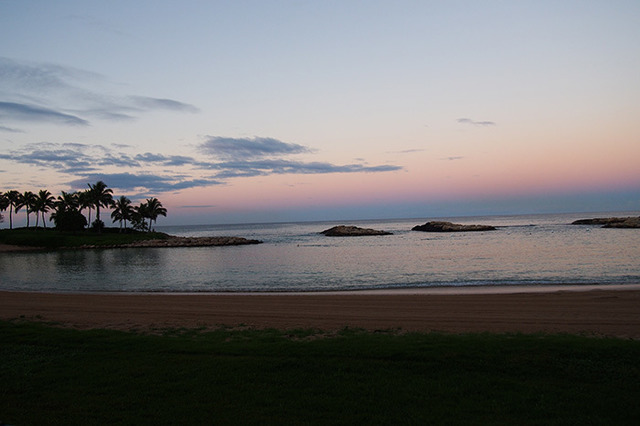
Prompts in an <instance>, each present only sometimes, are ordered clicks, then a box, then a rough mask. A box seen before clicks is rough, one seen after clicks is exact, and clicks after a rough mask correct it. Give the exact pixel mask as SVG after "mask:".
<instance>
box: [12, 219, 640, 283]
mask: <svg viewBox="0 0 640 426" xmlns="http://www.w3.org/2000/svg"><path fill="white" fill-rule="evenodd" d="M637 215H640V213H638V212H616V213H598V214H594V213H590V214H584V213H582V214H560V215H558V214H554V215H519V216H486V217H464V218H418V219H389V220H363V221H339V222H302V223H272V224H240V225H199V226H182V227H177V226H172V227H161V226H158V227H157V230H158V231H162V232H166V233H169V234H172V235H177V236H196V237H201V236H226V235H232V236H239V237H244V238H250V239H259V240H262V241H263V244H259V245H249V246H231V247H185V248H127V249H95V250H64V251H50V252H15V253H2V254H0V276H1V277H2V279H1V280H0V290H20V291H52V292H111V291H116V292H282V291H294V292H309V291H344V290H365V289H401V288H432V287H446V286H530V285H558V284H575V285H592V284H622V285H624V284H637V283H640V231H639V230H637V229H635V230H634V229H603V228H601V227H599V226H588V225H587V226H577V225H570V223H571V222H573V221H574V220H577V219H581V218H588V217H597V216H637ZM428 220H449V221H453V222H456V223H462V224H486V225H493V226H496V227H497V228H498V229H497V230H496V231H491V232H471V233H446V234H439V233H424V232H418V231H411V228H412V227H413V226H415V225H419V224H423V223H425V222H426V221H428ZM338 224H346V225H355V226H360V227H367V228H374V229H380V230H385V231H389V232H392V233H393V235H384V236H365V237H343V238H340V237H326V236H324V235H321V234H320V232H321V231H323V230H325V229H327V228H330V227H332V226H335V225H338Z"/></svg>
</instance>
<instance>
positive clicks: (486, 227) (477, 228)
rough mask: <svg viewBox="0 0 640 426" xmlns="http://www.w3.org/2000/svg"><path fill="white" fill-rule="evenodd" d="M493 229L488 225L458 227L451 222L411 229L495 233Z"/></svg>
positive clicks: (426, 224) (434, 223)
mask: <svg viewBox="0 0 640 426" xmlns="http://www.w3.org/2000/svg"><path fill="white" fill-rule="evenodd" d="M495 229H496V228H494V227H493V226H489V225H460V224H458V223H451V222H427V223H425V224H424V225H417V226H414V227H413V228H411V230H412V231H422V232H474V231H495Z"/></svg>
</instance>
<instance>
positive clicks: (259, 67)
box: [0, 0, 640, 223]
mask: <svg viewBox="0 0 640 426" xmlns="http://www.w3.org/2000/svg"><path fill="white" fill-rule="evenodd" d="M638 46H640V2H638V1H482V2H481V1H229V2H215V1H134V2H131V1H64V0H63V1H28V0H26V1H7V0H0V149H1V152H0V190H9V189H18V190H21V191H24V190H29V189H31V190H38V189H40V187H48V188H50V189H51V190H52V191H53V192H56V193H57V192H59V190H67V189H70V188H73V187H82V186H83V185H82V182H84V181H87V180H91V179H95V178H104V180H105V181H106V182H107V183H108V184H110V186H112V187H114V190H115V191H116V192H117V193H118V194H124V195H129V196H131V197H132V198H135V197H144V196H150V195H154V196H158V197H159V198H161V199H162V200H163V201H164V202H165V204H166V205H167V206H168V207H169V208H170V212H171V213H173V215H172V216H171V217H170V218H168V219H167V220H166V222H165V223H171V222H175V223H180V221H183V222H191V223H206V222H210V221H215V222H228V221H236V220H238V218H240V220H247V221H261V220H302V219H307V218H312V219H325V218H326V219H340V218H343V217H345V218H356V217H363V218H370V217H384V216H414V217H422V216H428V215H430V214H444V215H447V214H449V215H464V214H485V213H517V212H522V213H526V212H540V210H543V209H546V210H548V211H585V210H593V211H596V210H600V211H602V210H610V209H613V210H621V209H622V210H637V209H639V208H640V207H639V206H640V171H638V169H639V168H638V167H635V168H634V163H637V160H634V158H635V159H637V158H640V148H639V147H640V136H639V135H640V120H639V118H640V106H639V105H640V102H638V99H640V80H639V79H638V76H639V75H640V49H639V48H638ZM221 141H228V142H229V141H230V143H231V144H232V145H233V146H229V145H228V144H227V145H224V146H223V145H221ZM212 147H213V148H212ZM235 147H244V151H243V150H242V149H235ZM247 147H248V148H247ZM247 149H248V150H249V151H251V150H255V151H251V155H249V156H247V155H248V154H247V152H249V151H247ZM242 153H244V154H242ZM241 154H242V155H241ZM84 186H86V185H84ZM190 206H191V207H190ZM192 206H201V207H199V208H195V207H192ZM347 216H348V217H347Z"/></svg>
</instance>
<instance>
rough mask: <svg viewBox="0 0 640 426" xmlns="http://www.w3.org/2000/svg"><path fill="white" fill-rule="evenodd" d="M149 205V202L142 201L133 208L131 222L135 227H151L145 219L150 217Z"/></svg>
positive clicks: (145, 228)
mask: <svg viewBox="0 0 640 426" xmlns="http://www.w3.org/2000/svg"><path fill="white" fill-rule="evenodd" d="M147 207H148V206H147V203H140V204H139V205H137V206H135V207H134V208H133V215H132V216H131V223H132V224H133V228H134V229H137V230H139V231H145V230H147V229H150V227H149V228H147V223H146V222H145V219H146V218H148V217H149V213H148V211H149V209H148V208H147Z"/></svg>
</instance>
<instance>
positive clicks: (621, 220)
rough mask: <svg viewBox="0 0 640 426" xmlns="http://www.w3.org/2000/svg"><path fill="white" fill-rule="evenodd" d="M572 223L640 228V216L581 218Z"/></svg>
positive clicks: (604, 226)
mask: <svg viewBox="0 0 640 426" xmlns="http://www.w3.org/2000/svg"><path fill="white" fill-rule="evenodd" d="M571 224H572V225H602V227H603V228H640V217H597V218H595V219H580V220H576V221H575V222H572V223H571Z"/></svg>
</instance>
